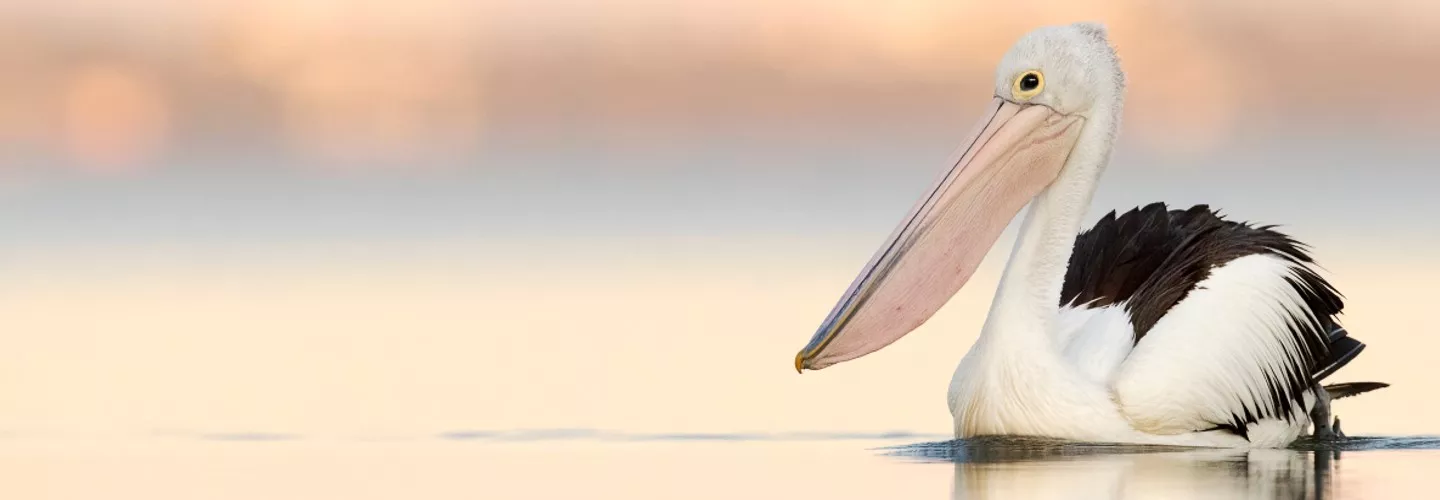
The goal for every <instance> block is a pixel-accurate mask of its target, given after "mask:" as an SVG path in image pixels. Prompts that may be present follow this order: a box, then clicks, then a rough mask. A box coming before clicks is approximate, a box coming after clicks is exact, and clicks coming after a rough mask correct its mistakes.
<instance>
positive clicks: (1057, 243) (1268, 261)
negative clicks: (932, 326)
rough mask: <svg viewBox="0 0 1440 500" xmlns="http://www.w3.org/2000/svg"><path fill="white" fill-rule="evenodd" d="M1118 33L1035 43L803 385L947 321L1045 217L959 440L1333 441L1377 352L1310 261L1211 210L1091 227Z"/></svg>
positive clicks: (843, 314)
mask: <svg viewBox="0 0 1440 500" xmlns="http://www.w3.org/2000/svg"><path fill="white" fill-rule="evenodd" d="M1124 87H1125V77H1124V73H1123V72H1122V71H1121V70H1120V66H1119V61H1118V59H1117V58H1116V55H1115V51H1114V49H1113V48H1112V47H1111V44H1110V42H1109V40H1108V36H1107V34H1106V31H1105V28H1104V27H1103V26H1100V25H1098V24H1091V23H1078V24H1072V25H1066V26H1056V27H1047V28H1041V29H1038V30H1036V31H1033V32H1031V33H1029V34H1027V35H1025V36H1024V37H1023V38H1021V39H1020V40H1019V41H1018V42H1017V43H1016V44H1015V45H1014V46H1013V47H1012V48H1011V49H1010V50H1009V51H1008V52H1007V53H1006V54H1005V56H1004V58H1003V59H1002V60H1001V62H1000V66H999V68H998V70H997V72H996V75H995V97H994V99H993V100H992V102H991V103H990V104H989V106H988V107H986V108H985V116H984V118H982V119H981V120H980V122H979V124H978V126H977V128H976V130H975V131H974V132H973V134H972V135H971V136H970V138H969V139H968V140H967V141H966V142H965V143H964V145H963V146H962V147H961V148H960V149H959V150H958V151H957V154H956V155H955V157H954V158H952V161H951V162H950V167H949V168H948V169H946V170H945V172H944V173H943V174H942V175H941V176H940V178H939V179H938V181H937V182H936V183H935V185H934V187H933V188H932V189H931V190H929V191H928V193H927V194H926V196H924V197H922V198H921V199H920V201H919V202H918V203H917V204H916V205H915V207H914V208H913V209H912V210H911V212H910V213H909V215H908V216H906V217H905V219H904V220H903V222H902V223H901V224H900V225H899V227H897V228H896V229H895V231H894V233H893V234H892V235H891V236H890V238H889V239H888V240H887V242H886V243H885V244H884V245H882V246H881V248H880V250H879V251H878V252H877V253H876V255H875V257H874V258H873V259H872V260H871V261H870V262H869V264H867V265H866V266H865V268H864V269H863V270H862V271H861V273H860V275H859V277H857V278H856V280H855V282H854V283H853V284H852V285H851V286H850V288H849V289H848V290H847V291H846V292H845V294H844V296H842V298H841V300H840V302H839V303H838V304H837V305H836V306H835V308H834V309H833V310H832V311H831V313H830V315H829V316H828V317H827V318H826V319H825V321H824V323H822V325H821V327H820V329H819V330H818V331H817V332H816V333H815V335H814V337H813V338H812V339H811V341H810V342H809V344H808V345H806V346H805V348H804V349H802V350H801V351H800V352H799V354H797V355H796V358H795V364H796V369H797V370H802V371H803V370H804V369H810V370H818V369H822V368H825V367H828V366H831V365H834V364H836V363H841V362H844V361H848V360H852V359H855V358H858V357H861V356H864V355H866V354H869V353H871V352H875V351H877V350H879V349H881V348H883V347H885V346H886V345H889V344H890V343H892V342H894V341H896V340H898V339H900V338H901V337H903V336H904V335H906V334H907V333H909V332H910V331H912V330H914V329H915V328H917V327H919V326H920V325H921V324H922V323H924V322H925V321H926V320H928V319H929V318H930V317H931V316H932V315H933V314H934V313H935V312H936V311H937V310H938V309H939V308H940V307H941V306H942V305H944V303H945V302H946V301H947V300H949V298H950V297H951V296H952V295H954V294H955V292H957V291H958V290H959V289H960V288H961V287H962V286H963V285H964V284H965V283H966V281H967V280H969V278H970V277H971V275H972V274H973V273H974V271H975V269H976V267H978V266H979V264H980V261H981V260H982V259H983V258H984V256H985V254H986V252H987V251H989V249H990V247H991V246H992V245H993V244H994V242H995V240H996V239H997V238H998V237H999V235H1000V233H1001V231H1002V230H1004V228H1005V227H1006V226H1007V225H1008V224H1009V223H1010V221H1011V220H1012V219H1014V218H1015V217H1016V216H1017V214H1018V213H1019V212H1020V210H1021V209H1022V208H1025V207H1026V206H1027V205H1028V207H1029V210H1028V211H1026V214H1025V216H1024V220H1023V223H1022V225H1021V227H1020V234H1019V239H1018V241H1017V242H1016V244H1015V247H1014V249H1013V251H1012V252H1011V254H1010V259H1009V261H1008V263H1007V265H1006V267H1005V272H1004V274H1003V278H1002V279H1001V282H1000V284H999V287H998V289H997V291H996V293H995V297H994V300H993V302H992V304H991V307H990V311H989V315H988V316H987V318H986V322H985V326H984V327H983V330H982V331H981V333H980V336H979V338H978V340H976V342H975V344H974V345H973V346H972V347H971V349H970V351H969V352H968V353H967V354H966V355H965V357H964V358H963V359H962V360H961V361H960V365H959V367H957V368H956V370H955V375H954V377H953V379H952V380H951V383H950V390H949V398H948V399H949V405H950V411H951V414H952V415H953V416H954V423H955V427H954V430H955V436H956V437H959V438H965V437H972V436H980V435H1028V436H1044V437H1052V438H1062V439H1074V440H1084V441H1092V442H1123V443H1141V444H1167V445H1188V446H1214V447H1283V446H1285V445H1287V444H1289V443H1290V442H1292V441H1293V440H1295V439H1296V438H1297V437H1299V436H1301V435H1304V434H1305V433H1306V432H1307V431H1308V430H1309V429H1310V427H1311V424H1312V423H1314V428H1315V430H1314V434H1316V435H1317V436H1331V435H1333V434H1334V432H1332V431H1338V421H1337V423H1336V424H1335V425H1334V426H1333V427H1332V425H1331V423H1330V401H1331V400H1332V399H1334V398H1338V397H1346V396H1350V395H1354V394H1358V393H1361V392H1365V391H1369V390H1373V389H1376V388H1379V387H1383V386H1384V385H1385V384H1380V383H1369V382H1362V383H1350V384H1337V385H1329V386H1326V385H1322V380H1323V379H1325V378H1326V377H1328V376H1329V375H1331V374H1332V373H1334V372H1335V370H1337V369H1339V368H1340V367H1341V366H1343V365H1344V364H1345V363H1347V362H1349V361H1350V360H1351V359H1353V358H1354V357H1355V356H1356V355H1357V354H1359V352H1360V351H1361V350H1362V349H1363V348H1364V344H1362V343H1360V342H1359V341H1357V340H1355V339H1353V338H1351V337H1350V336H1349V333H1348V332H1347V331H1346V330H1345V329H1344V328H1342V327H1340V326H1339V324H1338V323H1337V322H1336V321H1335V317H1336V315H1337V314H1339V313H1340V311H1341V308H1342V307H1343V304H1342V301H1341V299H1340V297H1339V294H1338V293H1337V292H1336V290H1335V289H1334V288H1333V287H1332V286H1331V285H1330V284H1329V283H1328V282H1327V281H1326V280H1325V279H1324V278H1322V277H1321V276H1320V275H1319V274H1318V273H1317V272H1316V271H1315V270H1314V268H1313V263H1312V261H1311V258H1310V256H1309V255H1308V254H1307V253H1306V251H1305V249H1304V247H1303V246H1302V245H1300V244H1299V243H1297V242H1295V241H1294V240H1292V239H1291V238H1289V237H1288V236H1286V235H1284V234H1281V233H1279V232H1276V231H1275V230H1273V229H1272V228H1270V227H1256V226H1252V225H1249V224H1245V223H1239V222H1232V221H1228V220H1225V219H1224V218H1222V217H1221V216H1219V215H1218V214H1216V213H1215V212H1214V211H1212V210H1210V209H1209V208H1208V207H1206V206H1197V207H1194V208H1189V209H1183V210H1180V209H1170V208H1168V207H1166V206H1165V205H1163V204H1153V205H1150V206H1146V207H1143V208H1137V209H1135V210H1131V211H1129V212H1126V213H1124V214H1121V215H1118V216H1117V215H1116V214H1115V213H1114V212H1112V213H1110V214H1109V215H1107V216H1105V217H1104V218H1102V219H1101V220H1100V221H1099V222H1098V223H1096V224H1095V225H1094V226H1093V227H1092V228H1090V229H1088V230H1086V231H1084V232H1083V233H1082V232H1081V223H1082V218H1083V217H1084V216H1085V213H1086V212H1087V210H1088V209H1089V205H1090V200H1091V196H1092V194H1093V193H1094V191H1095V187H1096V184H1097V182H1098V181H1099V178H1100V175H1101V172H1102V171H1103V170H1104V167H1105V165H1106V164H1107V163H1108V161H1109V156H1110V151H1111V147H1112V144H1113V143H1114V141H1115V136H1116V132H1117V130H1118V127H1119V121H1120V111H1121V108H1122V105H1123V97H1124Z"/></svg>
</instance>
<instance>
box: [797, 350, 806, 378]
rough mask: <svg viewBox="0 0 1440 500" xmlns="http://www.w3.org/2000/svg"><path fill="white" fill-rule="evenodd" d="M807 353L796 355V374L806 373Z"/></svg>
mask: <svg viewBox="0 0 1440 500" xmlns="http://www.w3.org/2000/svg"><path fill="white" fill-rule="evenodd" d="M804 368H805V353H803V352H797V353H795V373H805V371H804Z"/></svg>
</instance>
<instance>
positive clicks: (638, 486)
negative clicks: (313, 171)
mask: <svg viewBox="0 0 1440 500" xmlns="http://www.w3.org/2000/svg"><path fill="white" fill-rule="evenodd" d="M1296 448H1297V449H1290V450H1248V451H1245V450H1197V449H1178V448H1165V447H1134V446H1116V445H1096V444H1084V443H1062V442H1054V441H1037V440H1013V439H978V440H967V441H939V442H920V443H916V442H915V439H914V438H913V437H906V436H901V437H890V436H886V435H860V434H856V435H848V436H847V435H823V434H816V435H766V434H685V435H658V434H657V435H653V436H649V435H630V434H618V433H600V432H595V431H584V432H582V431H566V432H537V431H531V432H527V433H505V432H481V431H468V432H458V431H457V432H454V433H447V434H444V435H440V436H435V437H430V438H413V439H412V438H394V439H381V438H376V439H372V440H352V441H327V440H318V439H306V438H304V437H301V436H295V437H293V438H292V439H254V440H246V439H236V438H234V437H233V436H231V437H229V438H223V439H222V438H202V439H160V438H156V439H148V440H137V441H133V442H100V441H91V442H85V443H80V442H73V443H62V442H58V441H38V440H36V441H27V440H23V439H19V440H11V441H10V442H8V443H6V446H4V447H0V470H3V471H5V472H4V476H5V479H4V481H0V497H4V498H44V499H52V498H53V499H72V498H74V499H80V498H87V499H88V498H146V499H153V500H167V499H191V498H207V499H252V498H253V499H267V500H272V499H292V498H293V499H317V498H345V499H370V498H375V499H379V498H414V499H451V498H453V499H477V498H487V499H488V498H497V499H498V498H506V499H510V498H514V499H528V498H537V499H538V498H546V499H548V498H695V499H707V498H717V499H718V498H840V499H847V498H919V499H924V498H937V499H938V498H1401V497H1414V496H1416V495H1420V494H1422V493H1423V492H1425V491H1428V488H1429V487H1430V485H1431V484H1432V481H1431V480H1430V479H1431V478H1432V475H1433V471H1436V470H1440V451H1436V450H1437V448H1440V438H1429V437H1414V438H1354V439H1351V440H1348V441H1346V442H1344V443H1340V444H1338V445H1336V444H1329V443H1314V442H1305V443H1300V444H1299V445H1297V447H1296Z"/></svg>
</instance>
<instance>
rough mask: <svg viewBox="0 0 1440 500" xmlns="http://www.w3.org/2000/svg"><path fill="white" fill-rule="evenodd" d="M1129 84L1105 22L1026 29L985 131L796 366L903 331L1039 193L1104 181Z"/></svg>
mask: <svg viewBox="0 0 1440 500" xmlns="http://www.w3.org/2000/svg"><path fill="white" fill-rule="evenodd" d="M1123 89H1124V76H1123V74H1122V73H1121V71H1120V66H1119V62H1118V59H1117V58H1116V57H1115V52H1114V50H1113V49H1112V48H1111V47H1110V43H1109V41H1108V40H1107V36H1106V32H1105V28H1104V27H1103V26H1101V25H1098V24H1092V23H1079V24H1071V25H1066V26H1054V27H1046V28H1041V29H1038V30H1035V31H1033V32H1031V33H1029V34H1027V35H1025V36H1024V37H1023V38H1021V39H1020V40H1019V41H1018V42H1017V43H1016V44H1015V45H1014V46H1013V47H1011V48H1010V50H1009V51H1008V52H1007V53H1006V54H1005V56H1004V58H1003V59H1001V61H1000V66H999V68H998V69H997V71H996V73H995V97H994V99H993V100H992V101H991V103H990V105H989V106H987V107H986V108H985V113H984V116H983V118H981V119H980V121H979V123H978V124H977V126H976V129H975V132H974V133H973V135H971V136H970V138H969V139H968V140H967V141H965V142H964V143H963V144H962V146H961V147H960V149H959V150H958V152H957V154H956V156H955V157H954V158H952V159H953V160H954V161H953V162H951V163H950V166H949V167H948V168H947V169H946V170H945V172H944V173H943V174H942V176H941V177H940V180H939V181H938V182H937V183H936V184H935V186H934V188H933V189H931V190H930V191H928V192H927V194H926V195H925V196H924V197H922V198H921V199H920V201H919V202H918V203H917V204H916V205H915V207H914V208H913V209H912V210H911V211H910V214H909V215H908V216H906V217H905V219H904V220H903V221H902V222H901V223H900V225H899V226H898V227H897V228H896V229H895V231H894V232H893V233H892V234H891V236H890V238H889V240H888V241H887V242H886V243H885V244H884V245H882V246H881V247H880V250H879V251H878V252H877V253H876V254H875V257H874V258H872V259H871V261H870V263H869V264H867V265H866V266H865V268H864V269H863V270H862V271H861V272H860V275H859V277H857V278H856V279H855V281H854V283H853V284H851V285H850V288H849V289H848V290H847V291H846V292H845V294H844V296H842V297H841V299H840V301H839V303H838V304H836V306H835V308H834V309H833V310H832V311H831V312H830V314H829V316H828V317H826V318H825V321H824V323H822V324H821V326H820V328H819V330H818V331H816V332H815V335H814V337H812V338H811V340H810V342H809V343H808V344H807V345H806V346H805V347H804V348H803V349H801V350H800V352H799V353H798V354H797V355H796V356H795V368H796V369H797V370H803V369H805V368H809V369H812V370H818V369H821V368H825V367H827V366H830V365H833V364H836V363H840V362H843V361H848V360H851V359H855V358H858V357H861V356H864V355H866V354H869V353H872V352H875V351H877V350H879V349H881V348H883V347H885V346H887V345H889V344H890V343H892V342H895V341H896V340H899V339H900V337H903V336H905V335H906V334H907V333H909V332H911V331H912V330H914V329H915V328H917V327H919V326H920V325H921V324H923V323H924V322H925V321H926V320H928V319H929V318H930V317H931V316H932V315H934V314H935V312H936V311H937V310H939V309H940V307H941V306H942V305H944V304H945V302H946V301H948V300H949V299H950V297H951V296H953V295H954V294H955V292H957V291H959V290H960V288H961V287H962V286H963V285H964V284H965V282H966V280H968V279H969V278H970V276H971V275H972V274H973V273H974V272H975V268H976V267H978V266H979V265H980V261H981V260H982V259H983V258H984V257H985V254H986V252H988V251H989V249H990V247H991V246H992V245H993V244H994V243H995V240H996V239H997V238H999V236H1000V233H1001V231H1003V230H1004V229H1005V226H1006V225H1008V224H1009V223H1010V220H1011V219H1013V218H1015V215H1016V214H1017V213H1019V211H1020V209H1021V208H1023V207H1024V206H1025V205H1026V204H1027V203H1029V202H1030V201H1031V199H1033V198H1035V197H1036V195H1037V194H1040V193H1042V192H1044V191H1045V190H1047V189H1048V188H1050V187H1051V186H1052V185H1053V184H1056V183H1068V182H1080V181H1083V180H1084V179H1085V178H1089V179H1090V180H1091V182H1093V180H1094V177H1095V176H1096V175H1098V172H1099V170H1100V169H1101V168H1102V167H1103V165H1104V163H1105V160H1106V159H1107V158H1106V157H1107V155H1108V153H1109V147H1110V142H1111V140H1112V138H1113V136H1114V133H1115V130H1116V126H1117V125H1118V116H1119V110H1120V102H1121V93H1122V91H1123ZM1087 201H1088V199H1087ZM1072 236H1073V235H1072ZM1057 293H1058V292H1057Z"/></svg>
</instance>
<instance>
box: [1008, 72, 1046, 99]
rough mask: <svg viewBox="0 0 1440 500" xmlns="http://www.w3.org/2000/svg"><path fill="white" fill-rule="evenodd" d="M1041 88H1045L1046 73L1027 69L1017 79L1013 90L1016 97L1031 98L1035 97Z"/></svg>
mask: <svg viewBox="0 0 1440 500" xmlns="http://www.w3.org/2000/svg"><path fill="white" fill-rule="evenodd" d="M1041 90H1045V75H1042V74H1040V72H1039V71H1026V72H1024V73H1021V74H1020V76H1019V77H1018V78H1016V79H1015V85H1014V86H1013V88H1012V89H1011V92H1012V93H1013V94H1015V98H1016V99H1029V98H1031V97H1035V94H1039V93H1040V91H1041Z"/></svg>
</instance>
